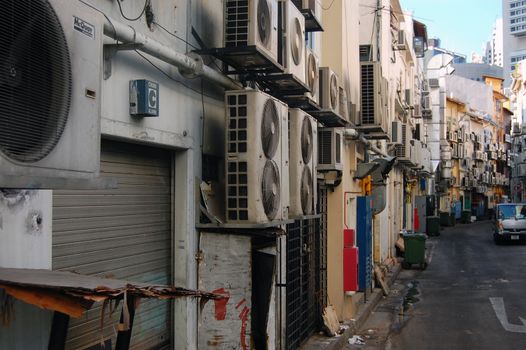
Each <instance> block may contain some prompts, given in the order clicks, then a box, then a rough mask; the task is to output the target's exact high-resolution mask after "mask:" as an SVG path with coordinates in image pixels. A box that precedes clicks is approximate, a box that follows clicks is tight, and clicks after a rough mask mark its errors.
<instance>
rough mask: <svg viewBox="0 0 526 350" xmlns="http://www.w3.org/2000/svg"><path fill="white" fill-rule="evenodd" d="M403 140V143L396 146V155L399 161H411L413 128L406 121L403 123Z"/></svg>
mask: <svg viewBox="0 0 526 350" xmlns="http://www.w3.org/2000/svg"><path fill="white" fill-rule="evenodd" d="M401 130H402V140H401V144H399V145H397V146H396V147H395V156H396V157H398V160H399V161H409V160H410V158H411V149H410V145H411V128H410V126H409V125H407V124H406V123H402V126H401Z"/></svg>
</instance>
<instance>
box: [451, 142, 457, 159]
mask: <svg viewBox="0 0 526 350" xmlns="http://www.w3.org/2000/svg"><path fill="white" fill-rule="evenodd" d="M451 148H452V151H451V157H452V158H458V145H457V144H456V143H454V144H452V145H451Z"/></svg>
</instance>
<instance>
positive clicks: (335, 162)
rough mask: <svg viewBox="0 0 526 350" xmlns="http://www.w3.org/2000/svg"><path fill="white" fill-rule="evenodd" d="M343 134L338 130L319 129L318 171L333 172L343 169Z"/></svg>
mask: <svg viewBox="0 0 526 350" xmlns="http://www.w3.org/2000/svg"><path fill="white" fill-rule="evenodd" d="M342 141H343V132H342V130H341V129H337V128H318V170H319V171H331V170H339V171H341V170H342V169H343V164H342Z"/></svg>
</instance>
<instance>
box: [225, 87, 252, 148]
mask: <svg viewBox="0 0 526 350" xmlns="http://www.w3.org/2000/svg"><path fill="white" fill-rule="evenodd" d="M227 114H228V115H227V119H228V137H227V143H228V153H237V152H239V153H245V152H247V142H248V140H247V95H242V94H240V95H231V96H228V107H227Z"/></svg>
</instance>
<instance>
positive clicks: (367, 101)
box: [357, 62, 388, 134]
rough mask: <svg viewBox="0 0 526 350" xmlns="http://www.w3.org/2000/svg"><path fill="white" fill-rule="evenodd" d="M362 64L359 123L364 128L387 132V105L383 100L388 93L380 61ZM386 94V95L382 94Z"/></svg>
mask: <svg viewBox="0 0 526 350" xmlns="http://www.w3.org/2000/svg"><path fill="white" fill-rule="evenodd" d="M360 65H361V112H362V115H361V118H359V120H358V123H357V124H358V125H359V127H360V128H361V129H363V130H368V131H373V132H376V131H378V132H382V133H385V134H386V133H387V132H388V130H387V127H388V125H385V123H384V118H386V117H387V116H386V115H384V113H385V105H384V104H383V103H382V100H383V99H385V98H386V96H387V95H388V92H387V91H384V89H385V88H386V87H385V83H384V82H382V74H381V66H380V64H379V63H378V62H360ZM382 94H384V95H382Z"/></svg>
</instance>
